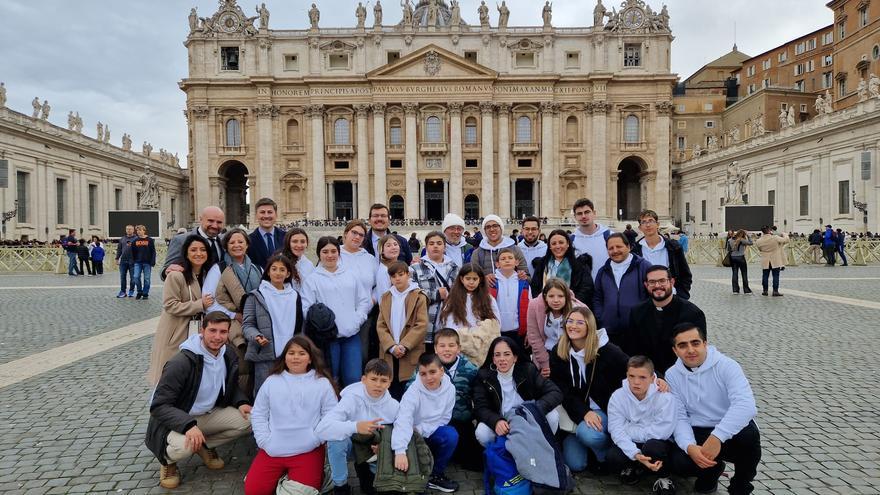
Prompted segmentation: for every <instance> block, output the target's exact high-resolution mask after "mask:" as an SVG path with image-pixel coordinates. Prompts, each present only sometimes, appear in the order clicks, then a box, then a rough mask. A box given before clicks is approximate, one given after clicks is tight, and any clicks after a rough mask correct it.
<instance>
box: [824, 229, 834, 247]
mask: <svg viewBox="0 0 880 495" xmlns="http://www.w3.org/2000/svg"><path fill="white" fill-rule="evenodd" d="M822 245H823V246H825V247H837V233H836V232H834V231H833V230H831V229H825V233H824V234H822Z"/></svg>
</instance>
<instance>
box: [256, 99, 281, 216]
mask: <svg viewBox="0 0 880 495" xmlns="http://www.w3.org/2000/svg"><path fill="white" fill-rule="evenodd" d="M255 113H256V114H257V176H258V177H259V181H258V182H257V184H258V186H257V191H256V197H257V198H258V199H259V198H274V197H276V195H275V191H274V189H275V188H274V184H275V183H276V181H275V180H274V174H273V164H274V163H275V160H274V153H273V149H274V147H273V146H272V119H273V117H276V116H277V115H278V107H277V106H274V105H259V106H258V107H256V108H255ZM253 203H256V201H253ZM251 213H254V212H251ZM251 218H254V217H251Z"/></svg>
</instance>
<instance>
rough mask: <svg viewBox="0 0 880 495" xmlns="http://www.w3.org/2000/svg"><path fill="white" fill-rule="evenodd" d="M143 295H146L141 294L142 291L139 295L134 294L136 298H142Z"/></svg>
mask: <svg viewBox="0 0 880 495" xmlns="http://www.w3.org/2000/svg"><path fill="white" fill-rule="evenodd" d="M142 297H144V295H143V294H141V293H140V292H138V293H137V295H136V296H134V298H135V300H137V299H140V298H142Z"/></svg>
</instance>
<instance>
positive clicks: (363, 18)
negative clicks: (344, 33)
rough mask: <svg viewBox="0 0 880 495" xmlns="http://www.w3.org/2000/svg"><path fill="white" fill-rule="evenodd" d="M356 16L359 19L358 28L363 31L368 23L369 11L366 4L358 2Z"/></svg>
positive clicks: (355, 10)
mask: <svg viewBox="0 0 880 495" xmlns="http://www.w3.org/2000/svg"><path fill="white" fill-rule="evenodd" d="M354 15H355V17H357V21H358V23H357V27H358V29H363V28H364V25H365V24H366V22H367V9H366V7H364V4H362V3H361V2H358V5H357V7H356V8H355V9H354Z"/></svg>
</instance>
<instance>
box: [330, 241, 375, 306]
mask: <svg viewBox="0 0 880 495" xmlns="http://www.w3.org/2000/svg"><path fill="white" fill-rule="evenodd" d="M339 266H344V267H345V268H346V269H348V271H349V272H351V274H352V275H354V276H355V278H356V279H357V281H358V282H359V283H360V284H361V286H362V287H363V288H364V289H365V290H366V291H367V295H368V296H371V295H372V293H373V286H375V285H376V269H377V268H379V261H378V260H377V259H376V257H375V256H373V255H372V254H370V253H368V252H367V250H366V249H364V248H360V249H359V250H358V251H357V252H355V253H349V252H348V251H346V250H345V248H340V249H339ZM325 304H326V303H325Z"/></svg>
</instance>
